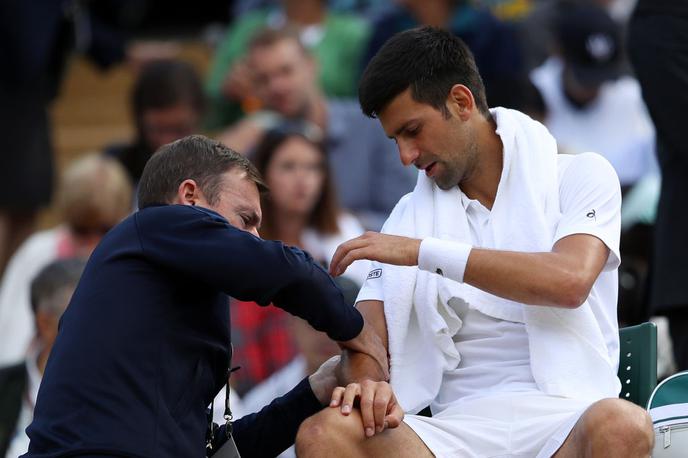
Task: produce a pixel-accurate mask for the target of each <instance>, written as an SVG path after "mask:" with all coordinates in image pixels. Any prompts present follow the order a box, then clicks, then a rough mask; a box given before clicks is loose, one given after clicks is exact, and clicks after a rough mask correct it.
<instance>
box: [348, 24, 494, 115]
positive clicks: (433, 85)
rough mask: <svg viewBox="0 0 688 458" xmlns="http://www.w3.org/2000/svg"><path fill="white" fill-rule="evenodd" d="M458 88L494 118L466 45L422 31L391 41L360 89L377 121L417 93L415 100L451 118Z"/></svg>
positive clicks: (444, 34) (363, 105) (432, 30)
mask: <svg viewBox="0 0 688 458" xmlns="http://www.w3.org/2000/svg"><path fill="white" fill-rule="evenodd" d="M455 84H463V85H464V86H466V87H467V88H468V89H469V90H470V91H471V93H472V94H473V97H474V98H475V103H476V105H477V107H478V109H479V110H480V112H481V113H482V114H483V115H484V116H485V117H487V118H490V112H489V109H488V106H487V100H486V97H485V85H484V84H483V80H482V78H481V77H480V73H478V67H477V66H476V64H475V59H474V58H473V54H472V53H471V51H470V50H469V49H468V47H467V46H466V44H465V43H464V42H463V41H462V40H461V39H460V38H458V37H456V36H454V35H452V34H451V33H450V32H447V31H446V30H442V29H438V28H435V27H420V28H415V29H410V30H406V31H403V32H400V33H398V34H396V35H394V36H393V37H392V38H390V39H389V40H388V41H387V42H386V43H385V44H384V45H383V46H382V48H381V49H380V50H379V51H378V52H377V54H376V55H375V57H373V59H372V60H371V61H370V63H369V64H368V66H367V67H366V69H365V71H364V72H363V76H362V77H361V81H360V84H359V87H358V98H359V102H360V104H361V109H362V110H363V113H365V114H366V115H367V116H369V117H371V118H372V117H375V116H377V115H378V114H379V113H380V111H382V110H383V109H384V108H385V107H386V106H387V105H388V104H389V103H390V102H391V101H392V99H394V98H395V97H396V96H398V95H399V94H401V93H402V92H404V91H405V90H406V89H407V88H409V87H410V88H411V96H412V97H413V99H414V100H416V101H418V102H421V103H426V104H428V105H430V106H432V107H434V108H435V109H437V110H439V111H441V112H442V113H443V114H445V116H446V115H448V111H447V108H446V100H447V96H448V95H449V91H450V90H451V88H452V86H454V85H455Z"/></svg>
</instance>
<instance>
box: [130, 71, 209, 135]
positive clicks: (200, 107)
mask: <svg viewBox="0 0 688 458" xmlns="http://www.w3.org/2000/svg"><path fill="white" fill-rule="evenodd" d="M131 103H132V110H133V112H134V119H136V120H137V123H139V122H140V118H141V116H142V115H143V112H144V111H146V110H148V109H151V108H153V109H156V108H168V107H172V106H174V105H177V104H179V103H186V104H189V105H190V106H191V107H192V108H193V109H194V110H195V111H196V112H198V113H199V114H202V113H203V112H204V110H205V95H204V93H203V84H202V83H201V79H200V77H199V76H198V73H196V70H195V69H194V68H193V67H192V66H191V65H190V64H189V63H187V62H183V61H179V60H171V59H162V60H154V61H152V62H149V63H147V64H146V65H144V67H143V68H142V69H141V73H140V74H139V77H138V78H137V80H136V82H135V83H134V89H133V91H132V94H131Z"/></svg>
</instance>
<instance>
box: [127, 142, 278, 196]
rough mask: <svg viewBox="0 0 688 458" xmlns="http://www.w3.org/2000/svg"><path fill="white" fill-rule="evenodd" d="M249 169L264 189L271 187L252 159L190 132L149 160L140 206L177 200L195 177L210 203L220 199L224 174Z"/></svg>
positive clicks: (253, 179)
mask: <svg viewBox="0 0 688 458" xmlns="http://www.w3.org/2000/svg"><path fill="white" fill-rule="evenodd" d="M233 168H239V169H241V170H243V171H245V172H246V175H247V178H248V179H250V180H251V181H253V182H254V183H255V184H256V186H258V190H259V191H260V192H264V191H266V190H267V187H266V186H265V184H264V183H263V180H262V178H261V177H260V174H259V173H258V171H257V170H256V168H255V167H254V166H253V164H251V162H250V161H249V160H248V159H246V158H245V157H244V156H242V155H241V154H239V153H237V152H236V151H233V150H231V149H230V148H227V147H226V146H225V145H223V144H222V143H220V142H218V141H216V140H211V139H209V138H207V137H204V136H203V135H189V136H188V137H184V138H182V139H179V140H177V141H175V142H172V143H168V144H167V145H164V146H162V147H160V149H158V151H157V152H156V153H155V154H153V156H152V157H151V158H150V159H149V160H148V163H146V167H145V168H144V169H143V174H142V175H141V181H140V182H139V191H138V201H139V208H142V209H143V208H146V207H149V206H151V205H166V204H169V203H170V202H172V201H173V200H174V197H175V195H176V193H177V189H178V188H179V185H180V184H181V183H182V181H184V180H187V179H191V180H194V181H195V182H196V183H197V184H198V186H199V188H200V189H201V191H202V192H203V194H204V196H205V198H206V199H207V200H208V203H209V204H211V205H213V204H215V202H217V199H218V198H219V195H220V191H221V189H220V188H221V185H222V175H223V174H224V173H225V172H228V171H229V170H230V169H233Z"/></svg>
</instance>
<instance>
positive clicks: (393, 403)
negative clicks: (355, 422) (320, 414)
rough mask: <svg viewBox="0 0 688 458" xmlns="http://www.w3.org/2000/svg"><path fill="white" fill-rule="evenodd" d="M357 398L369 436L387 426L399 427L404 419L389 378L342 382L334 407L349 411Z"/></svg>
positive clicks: (335, 395)
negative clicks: (386, 379) (343, 384)
mask: <svg viewBox="0 0 688 458" xmlns="http://www.w3.org/2000/svg"><path fill="white" fill-rule="evenodd" d="M356 400H358V404H359V409H360V410H361V419H362V420H363V428H364V430H365V435H366V437H371V436H373V435H375V434H377V433H381V432H382V431H384V430H385V429H386V428H396V427H397V426H399V425H400V424H401V420H403V419H404V411H403V410H402V409H401V406H400V405H399V403H398V402H397V399H396V397H395V396H394V393H393V392H392V387H391V386H390V384H389V383H387V382H373V381H372V380H364V381H362V382H361V383H350V384H348V385H347V386H346V387H341V386H338V387H337V388H335V389H334V391H333V392H332V400H331V401H330V407H340V406H341V412H342V414H343V415H349V414H350V413H351V410H352V409H353V407H354V402H355V401H356Z"/></svg>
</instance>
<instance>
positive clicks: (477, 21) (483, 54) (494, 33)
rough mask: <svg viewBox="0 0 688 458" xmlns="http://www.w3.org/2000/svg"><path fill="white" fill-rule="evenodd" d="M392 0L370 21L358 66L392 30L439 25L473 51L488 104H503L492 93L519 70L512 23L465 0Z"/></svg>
mask: <svg viewBox="0 0 688 458" xmlns="http://www.w3.org/2000/svg"><path fill="white" fill-rule="evenodd" d="M395 3H396V5H394V6H392V7H390V8H389V9H388V10H387V11H386V12H385V13H382V14H381V15H380V16H379V17H378V18H377V19H376V20H374V21H373V25H372V29H373V34H372V37H371V39H370V42H369V44H368V49H367V51H366V52H365V56H364V59H363V61H362V63H361V64H362V65H361V67H360V69H361V70H362V69H363V68H365V66H366V65H367V64H368V62H369V61H370V59H372V58H373V56H374V55H375V53H377V51H378V49H380V47H382V44H383V43H384V42H386V41H387V40H388V39H389V38H390V37H391V36H392V35H394V34H395V33H397V32H401V31H403V30H407V29H410V28H413V27H416V26H418V25H431V26H434V27H442V28H445V29H447V30H449V31H450V32H452V33H453V34H454V35H456V36H458V37H460V38H461V39H462V40H463V41H464V42H465V43H466V45H468V48H469V49H470V50H471V52H472V53H473V56H474V57H475V62H476V64H477V65H478V69H479V70H480V75H481V76H482V78H483V82H484V83H485V88H486V91H487V94H488V98H489V100H488V103H489V105H490V106H503V105H504V104H503V103H502V101H501V100H497V99H496V98H495V97H492V96H491V94H492V93H493V92H494V93H495V94H497V93H498V89H497V88H498V87H500V86H505V87H509V86H510V85H511V82H512V81H513V80H514V79H517V78H518V77H519V75H520V74H521V71H522V64H521V51H520V48H519V44H518V40H517V36H516V33H515V29H514V28H513V27H512V26H511V25H509V24H506V23H503V22H501V21H499V20H498V19H496V18H495V17H494V16H493V15H492V14H491V13H490V12H489V10H487V9H485V8H476V7H475V6H473V5H472V4H471V3H470V2H468V1H466V0H398V1H396V2H395ZM502 92H504V91H502V90H499V93H502Z"/></svg>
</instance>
